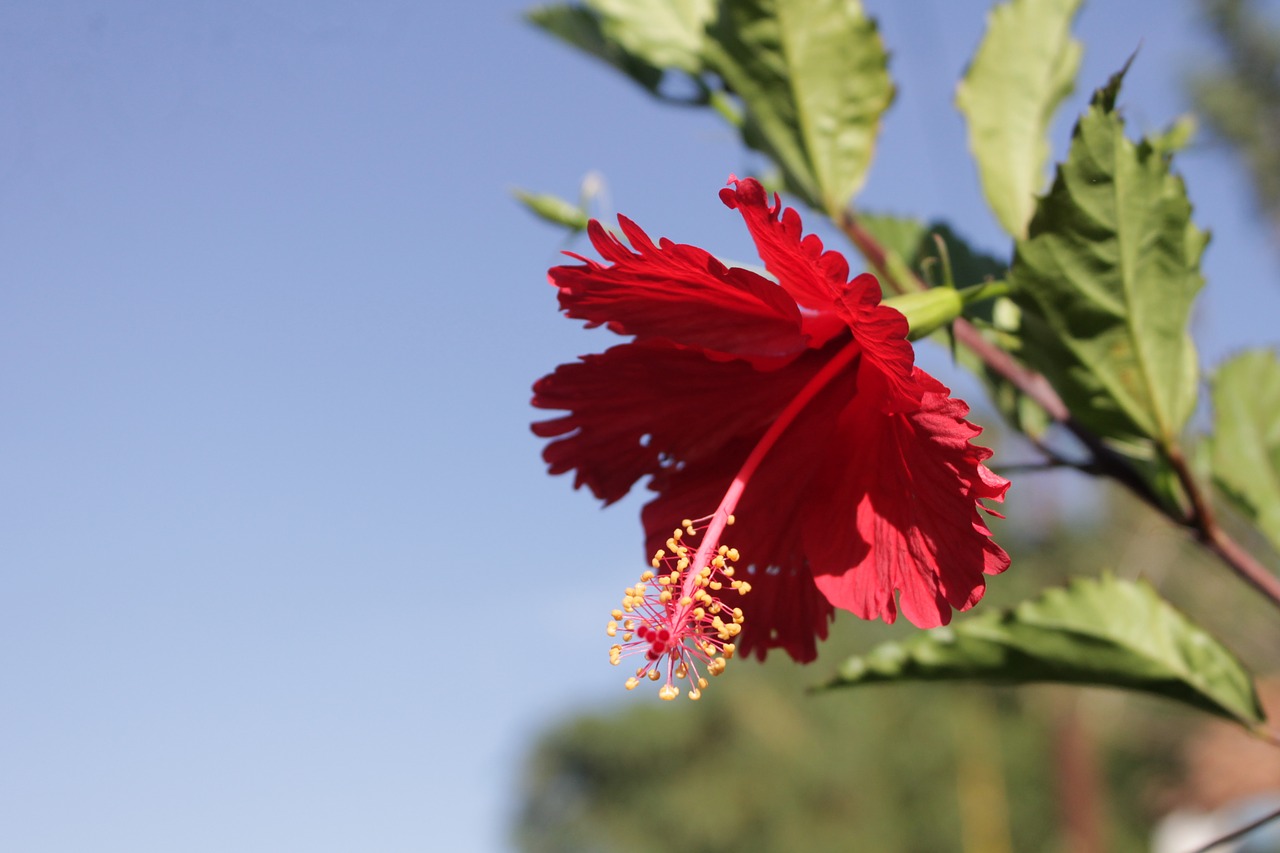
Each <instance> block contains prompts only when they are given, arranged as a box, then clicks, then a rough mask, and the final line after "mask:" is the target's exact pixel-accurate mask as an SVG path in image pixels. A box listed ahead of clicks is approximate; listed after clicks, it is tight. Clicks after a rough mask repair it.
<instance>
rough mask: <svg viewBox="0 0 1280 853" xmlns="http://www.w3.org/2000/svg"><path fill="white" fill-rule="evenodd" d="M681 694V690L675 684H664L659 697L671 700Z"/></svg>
mask: <svg viewBox="0 0 1280 853" xmlns="http://www.w3.org/2000/svg"><path fill="white" fill-rule="evenodd" d="M679 695H680V690H679V688H677V687H676V686H675V685H674V684H664V685H662V688H661V689H660V690H659V691H658V698H659V699H664V700H666V701H668V702H670V701H671V700H672V699H674V698H676V697H677V696H679Z"/></svg>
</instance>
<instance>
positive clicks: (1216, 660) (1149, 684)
mask: <svg viewBox="0 0 1280 853" xmlns="http://www.w3.org/2000/svg"><path fill="white" fill-rule="evenodd" d="M954 680H979V681H988V682H996V683H1002V684H1028V683H1034V682H1057V683H1064V684H1091V685H1098V686H1103V687H1118V688H1122V689H1125V690H1133V691H1137V692H1140V693H1149V694H1154V695H1157V696H1164V697H1166V698H1168V699H1173V700H1176V701H1178V702H1182V703H1184V704H1187V705H1190V706H1192V707H1194V708H1198V709H1200V710H1202V711H1207V712H1209V713H1211V714H1216V715H1218V716H1221V717H1226V718H1227V719H1230V720H1234V721H1237V722H1240V723H1243V724H1245V725H1247V726H1260V725H1261V724H1262V722H1263V719H1264V717H1263V711H1262V706H1261V704H1260V703H1259V701H1258V695H1257V691H1256V689H1255V688H1254V684H1253V680H1252V678H1251V677H1250V676H1249V673H1248V672H1246V671H1245V669H1244V667H1243V666H1242V665H1241V664H1240V662H1239V661H1238V660H1237V659H1236V658H1235V656H1234V655H1232V654H1231V652H1229V651H1228V650H1227V649H1226V648H1225V647H1224V646H1222V645H1221V644H1220V643H1219V642H1218V641H1217V640H1215V639H1214V638H1213V637H1211V636H1210V635H1209V634H1208V633H1206V632H1205V631H1204V630H1203V629H1202V628H1200V627H1198V626H1197V625H1195V624H1193V623H1192V622H1191V621H1190V620H1189V619H1187V617H1186V616H1184V615H1183V614H1182V613H1181V612H1179V611H1178V610H1176V609H1175V608H1174V607H1173V606H1172V605H1170V604H1169V603H1168V602H1166V601H1164V600H1163V599H1162V598H1160V596H1159V595H1158V594H1157V593H1156V591H1155V589H1153V588H1152V587H1151V585H1150V584H1148V583H1145V582H1138V583H1131V582H1129V581H1122V580H1117V579H1116V578H1114V577H1111V576H1104V577H1102V578H1098V579H1092V578H1078V579H1077V580H1075V581H1073V582H1072V583H1071V584H1070V585H1069V586H1067V587H1066V588H1062V589H1051V590H1048V591H1047V592H1045V593H1044V594H1042V595H1040V596H1039V597H1038V598H1035V599H1032V600H1030V601H1026V602H1023V603H1022V604H1020V605H1018V607H1016V608H1014V609H1013V610H1011V611H1008V612H1005V613H988V614H985V615H983V616H978V617H975V618H972V619H967V620H965V621H963V622H960V623H958V624H956V625H954V626H951V627H947V628H935V629H934V630H932V631H926V632H921V633H919V634H915V635H913V636H912V637H910V638H909V639H906V640H903V641H901V642H890V643H884V644H882V645H880V646H877V647H876V648H874V649H872V650H871V652H869V653H868V654H866V655H863V656H860V657H854V658H850V659H849V660H847V661H845V662H844V663H843V664H842V665H841V666H840V669H839V671H838V673H837V675H836V676H835V678H833V679H832V680H831V681H830V682H828V683H827V684H826V685H824V687H826V688H832V687H848V686H854V685H860V684H874V683H880V682H902V681H954Z"/></svg>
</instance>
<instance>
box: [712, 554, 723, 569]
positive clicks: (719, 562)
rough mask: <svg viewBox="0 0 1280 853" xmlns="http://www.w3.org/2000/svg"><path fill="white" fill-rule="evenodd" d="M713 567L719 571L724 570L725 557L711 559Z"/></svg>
mask: <svg viewBox="0 0 1280 853" xmlns="http://www.w3.org/2000/svg"><path fill="white" fill-rule="evenodd" d="M711 565H713V566H715V567H716V568H717V569H723V568H724V557H719V556H717V557H712V558H711Z"/></svg>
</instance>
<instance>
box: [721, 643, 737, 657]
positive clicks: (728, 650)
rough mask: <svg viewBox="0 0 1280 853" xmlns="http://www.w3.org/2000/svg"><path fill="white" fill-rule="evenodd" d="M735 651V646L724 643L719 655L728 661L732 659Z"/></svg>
mask: <svg viewBox="0 0 1280 853" xmlns="http://www.w3.org/2000/svg"><path fill="white" fill-rule="evenodd" d="M737 650H738V647H737V646H735V645H734V644H733V643H725V645H724V648H723V649H721V650H720V653H721V654H723V655H724V657H725V660H729V659H731V658H732V657H733V655H734V653H735V652H736V651H737Z"/></svg>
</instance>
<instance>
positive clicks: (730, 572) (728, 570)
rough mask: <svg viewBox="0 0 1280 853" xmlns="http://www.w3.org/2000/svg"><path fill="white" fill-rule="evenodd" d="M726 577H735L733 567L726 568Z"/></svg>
mask: <svg viewBox="0 0 1280 853" xmlns="http://www.w3.org/2000/svg"><path fill="white" fill-rule="evenodd" d="M724 576H725V577H727V578H731V577H733V566H725V567H724Z"/></svg>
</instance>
